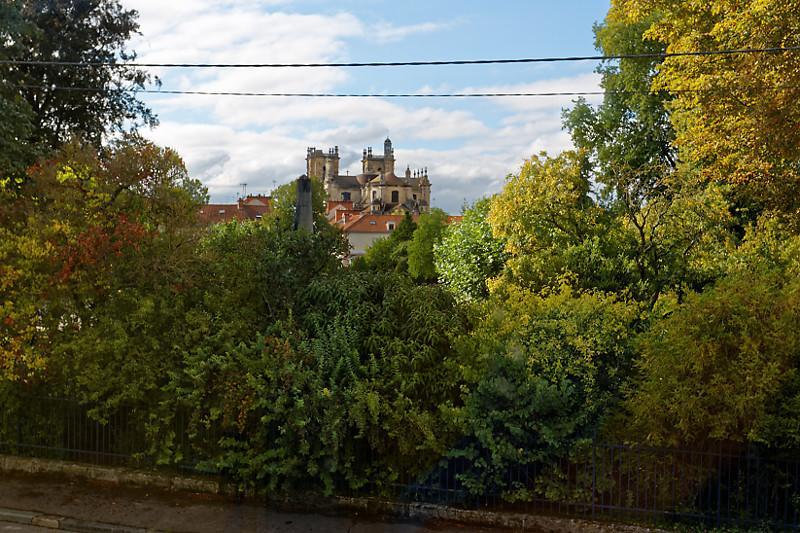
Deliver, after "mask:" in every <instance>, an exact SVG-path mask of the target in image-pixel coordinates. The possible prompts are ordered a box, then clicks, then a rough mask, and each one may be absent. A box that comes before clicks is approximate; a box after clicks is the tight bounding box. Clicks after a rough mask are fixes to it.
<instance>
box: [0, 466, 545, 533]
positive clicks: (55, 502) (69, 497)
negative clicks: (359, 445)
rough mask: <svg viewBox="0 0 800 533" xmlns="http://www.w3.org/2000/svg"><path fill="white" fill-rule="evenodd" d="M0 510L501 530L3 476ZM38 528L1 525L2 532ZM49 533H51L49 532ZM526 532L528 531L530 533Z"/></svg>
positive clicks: (296, 531) (360, 531) (168, 525)
mask: <svg viewBox="0 0 800 533" xmlns="http://www.w3.org/2000/svg"><path fill="white" fill-rule="evenodd" d="M0 507H3V508H8V509H16V510H24V511H35V512H42V513H47V514H51V515H59V516H64V517H70V518H75V519H79V520H84V521H91V522H103V523H108V524H118V525H124V526H129V527H138V528H148V529H154V530H159V531H172V532H176V533H211V532H220V531H221V532H250V531H253V532H259V533H261V532H263V533H322V532H333V533H335V532H339V531H341V532H349V533H464V532H467V531H469V532H472V531H476V532H477V531H483V532H490V531H502V530H498V529H491V528H478V527H475V526H467V525H464V524H456V523H449V522H439V521H435V522H426V523H404V522H397V521H394V520H393V519H390V518H385V517H376V516H363V515H357V514H352V515H337V516H325V515H321V514H314V513H308V514H306V513H295V512H281V511H276V510H273V509H268V508H267V507H266V506H264V505H258V504H252V503H251V504H243V503H236V502H232V501H230V500H228V499H225V498H223V497H218V496H210V495H202V494H188V493H173V492H168V491H158V490H151V489H143V488H130V487H119V486H115V485H111V484H107V483H100V482H79V481H75V480H69V479H64V478H58V477H42V476H30V475H13V476H11V475H7V474H4V475H3V477H2V478H1V479H0ZM12 531H19V532H34V531H36V532H41V531H47V530H45V529H42V528H36V527H31V526H22V525H17V524H10V523H0V533H5V532H12ZM49 531H52V530H49ZM529 531H530V530H529Z"/></svg>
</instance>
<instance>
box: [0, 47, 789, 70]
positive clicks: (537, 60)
mask: <svg viewBox="0 0 800 533" xmlns="http://www.w3.org/2000/svg"><path fill="white" fill-rule="evenodd" d="M798 51H800V46H787V47H771V48H739V49H728V50H698V51H689V52H669V53H667V52H663V53H658V52H656V53H647V54H617V55H591V56H563V57H533V58H517V59H456V60H443V61H373V62H349V63H136V62H132V63H127V62H122V63H120V62H116V61H47V60H26V59H0V65H35V66H55V67H109V68H125V67H137V68H145V67H148V68H325V67H420V66H442V65H497V64H517V63H561V62H570V61H614V60H621V59H666V58H670V57H691V56H725V55H739V54H777V53H783V52H798Z"/></svg>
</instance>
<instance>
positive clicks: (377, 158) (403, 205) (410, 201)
mask: <svg viewBox="0 0 800 533" xmlns="http://www.w3.org/2000/svg"><path fill="white" fill-rule="evenodd" d="M306 170H307V174H308V176H313V177H316V178H319V179H321V180H322V182H323V183H324V185H325V191H326V193H327V195H328V200H329V201H344V202H352V209H354V210H357V211H367V212H370V213H379V214H387V213H402V212H406V211H408V212H411V213H427V212H428V211H430V202H431V182H430V181H429V180H428V169H427V168H425V169H420V170H415V171H412V170H411V169H410V168H409V167H406V170H405V174H404V175H403V176H397V175H396V174H395V159H394V149H393V148H392V141H391V140H389V139H388V138H387V139H386V141H385V142H384V143H383V154H373V153H372V148H371V147H370V148H365V149H364V150H363V152H362V158H361V174H359V175H357V176H350V175H344V176H343V175H340V174H339V147H338V146H336V147H334V148H331V149H329V150H328V151H327V152H323V151H322V150H317V149H316V148H314V147H312V148H309V149H308V153H307V155H306Z"/></svg>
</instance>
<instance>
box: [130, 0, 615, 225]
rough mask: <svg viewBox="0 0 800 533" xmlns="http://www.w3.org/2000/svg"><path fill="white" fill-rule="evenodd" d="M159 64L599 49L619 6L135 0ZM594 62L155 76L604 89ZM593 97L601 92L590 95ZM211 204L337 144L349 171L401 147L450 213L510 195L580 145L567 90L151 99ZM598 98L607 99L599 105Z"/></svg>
mask: <svg viewBox="0 0 800 533" xmlns="http://www.w3.org/2000/svg"><path fill="white" fill-rule="evenodd" d="M123 3H124V5H125V7H126V8H128V9H136V10H137V11H138V12H139V22H140V32H141V35H140V36H137V37H136V38H135V39H134V40H133V41H132V42H131V43H130V48H131V49H133V50H135V51H136V52H137V53H138V54H139V60H140V61H141V62H149V63H180V62H188V63H267V62H268V63H308V62H369V61H415V60H448V59H492V58H520V57H545V56H569V55H592V54H595V53H596V50H595V49H594V35H593V32H592V26H593V24H594V23H595V22H598V21H601V20H602V19H603V17H604V16H605V12H606V11H607V10H608V4H609V3H608V1H607V0H564V1H554V0H503V1H494V2H491V1H488V0H458V1H456V0H435V1H434V0H428V1H426V2H423V1H418V0H404V1H397V0H395V1H392V2H390V1H384V0H372V1H366V0H339V1H337V2H331V1H325V0H251V1H242V0H123ZM595 67H596V64H595V63H592V62H572V63H546V64H535V65H534V64H528V65H525V64H513V65H480V66H477V65H472V66H425V67H384V68H374V67H370V68H319V69H151V71H152V73H153V74H156V75H157V76H158V77H159V78H160V79H161V81H162V89H165V90H170V89H178V90H202V91H237V92H242V91H244V92H315V93H318V92H326V93H353V92H358V93H365V92H367V93H379V94H385V93H399V92H401V93H424V92H461V91H464V92H470V91H472V92H476V91H477V92H498V91H502V92H560V91H569V92H574V91H593V90H598V89H599V77H598V75H597V74H595V73H594V69H595ZM592 98H595V100H593V99H592ZM142 99H143V100H144V101H145V102H147V103H148V105H149V106H150V107H151V108H152V109H153V111H154V112H155V113H156V114H157V115H158V117H159V120H160V125H159V126H158V127H156V128H155V129H153V130H150V131H148V132H146V133H145V135H146V136H148V137H149V138H151V139H152V140H153V141H155V142H156V143H158V144H160V145H163V146H169V147H172V148H174V149H176V150H177V151H178V152H179V153H180V154H181V156H182V157H183V158H184V160H185V161H186V164H187V167H188V169H189V172H190V174H191V175H192V176H193V177H195V178H198V179H200V180H201V181H202V182H203V183H204V184H205V185H206V186H207V187H208V189H209V193H210V195H211V198H212V201H214V202H220V203H231V202H233V201H235V200H236V198H237V197H238V196H239V195H240V194H242V192H243V191H244V189H243V187H242V185H241V184H244V183H246V184H247V188H246V191H247V193H248V194H251V193H264V194H269V192H270V191H271V190H272V189H273V188H274V187H275V186H276V185H280V184H283V183H287V182H288V181H290V180H293V179H295V178H296V177H297V176H299V175H300V174H303V173H304V172H305V156H306V148H307V147H311V146H314V147H317V148H322V149H325V150H327V149H328V148H331V147H333V146H339V153H340V155H341V166H340V173H341V174H345V173H346V172H348V171H349V172H350V173H351V174H358V173H360V168H361V163H360V159H361V152H362V149H364V148H366V147H369V146H371V147H373V148H374V151H375V152H377V153H380V152H382V151H383V141H384V139H385V138H386V137H387V136H388V137H390V138H391V139H392V142H393V145H394V149H395V157H396V160H397V162H396V165H397V169H398V173H400V172H401V171H404V170H405V168H406V167H407V166H410V167H411V169H416V168H423V167H427V169H428V174H429V177H430V180H431V183H432V192H431V196H432V204H433V205H434V206H435V207H441V208H442V209H444V210H446V211H448V212H450V213H458V212H460V210H461V208H462V206H463V205H465V204H467V203H471V202H473V201H475V200H476V199H478V198H480V197H482V196H486V195H489V194H492V193H495V192H497V191H499V190H500V189H501V188H502V186H503V183H504V181H505V179H506V176H507V175H509V174H510V173H515V172H517V171H518V169H519V168H520V166H521V164H522V162H523V161H524V160H525V159H527V158H529V157H530V156H531V155H533V154H537V153H539V152H541V151H547V152H549V153H558V152H559V151H561V150H564V149H568V148H569V147H570V139H569V135H568V134H567V132H565V131H563V130H562V128H561V111H562V109H563V108H565V107H569V106H570V104H571V100H572V98H569V97H538V98H537V97H528V98H485V99H484V98H480V99H479V98H470V99H458V100H446V99H428V98H421V99H413V100H407V99H402V100H401V99H389V98H371V99H364V98H360V99H355V98H338V99H332V98H314V99H311V98H297V97H291V98H283V97H280V98H279V97H230V96H226V97H222V96H186V95H172V96H170V95H142ZM588 100H589V101H590V102H593V101H596V97H590V98H588Z"/></svg>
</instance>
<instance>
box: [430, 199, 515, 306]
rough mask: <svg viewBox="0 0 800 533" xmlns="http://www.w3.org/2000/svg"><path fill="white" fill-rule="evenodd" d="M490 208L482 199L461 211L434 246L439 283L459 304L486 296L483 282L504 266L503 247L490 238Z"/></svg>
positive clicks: (501, 242) (496, 240) (487, 292)
mask: <svg viewBox="0 0 800 533" xmlns="http://www.w3.org/2000/svg"><path fill="white" fill-rule="evenodd" d="M490 205H491V199H490V198H484V199H482V200H479V201H477V202H476V203H475V204H474V205H473V206H472V207H469V208H465V209H464V215H463V218H462V220H461V222H457V223H453V224H450V225H449V226H448V227H447V228H446V229H445V231H444V234H443V235H442V240H441V242H440V243H438V244H436V245H435V246H434V259H435V266H436V272H437V273H438V276H439V282H440V283H442V284H443V285H444V286H445V287H447V288H448V289H450V291H451V292H453V294H454V295H455V296H456V298H457V299H459V300H480V299H483V298H485V297H486V296H488V294H489V290H488V286H487V281H488V280H489V279H491V278H493V277H495V276H497V275H498V274H500V272H501V271H502V269H503V266H504V265H505V261H506V253H505V251H504V247H505V243H504V242H503V241H501V240H499V239H497V238H495V237H494V235H493V234H492V227H491V225H490V224H489V221H488V219H487V217H488V215H489V208H490Z"/></svg>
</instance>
